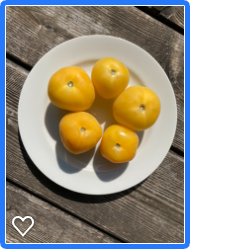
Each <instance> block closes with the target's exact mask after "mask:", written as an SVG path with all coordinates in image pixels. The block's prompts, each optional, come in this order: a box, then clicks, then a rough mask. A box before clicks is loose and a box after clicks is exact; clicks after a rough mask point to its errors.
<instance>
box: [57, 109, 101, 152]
mask: <svg viewBox="0 0 249 249" xmlns="http://www.w3.org/2000/svg"><path fill="white" fill-rule="evenodd" d="M82 128H83V129H82ZM59 132H60V138H61V141H62V143H63V145H64V147H65V148H66V149H67V150H68V151H69V152H71V153H73V154H80V153H83V152H86V151H88V150H90V149H92V148H94V147H95V145H96V144H97V143H98V141H99V140H100V138H101V136H102V128H101V126H100V124H99V123H98V121H97V120H96V119H95V117H93V116H92V115H91V114H89V113H87V112H75V113H69V114H66V115H65V116H64V117H63V118H62V119H61V121H60V124H59Z"/></svg>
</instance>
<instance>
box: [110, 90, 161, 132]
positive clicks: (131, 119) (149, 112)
mask: <svg viewBox="0 0 249 249" xmlns="http://www.w3.org/2000/svg"><path fill="white" fill-rule="evenodd" d="M160 106H161V105H160V100H159V98H158V97H157V95H156V94H155V93H154V92H153V91H152V90H150V89H149V88H147V87H143V86H131V87H129V88H127V89H126V90H125V91H124V92H122V93H121V94H120V95H119V96H118V97H117V99H116V100H115V101H114V103H113V115H114V118H115V119H116V121H117V122H118V123H119V124H121V125H123V126H126V127H128V128H130V129H132V130H135V131H142V130H145V129H148V128H149V127H151V126H152V125H153V124H154V123H155V122H156V120H157V118H158V116H159V114H160V108H161V107H160Z"/></svg>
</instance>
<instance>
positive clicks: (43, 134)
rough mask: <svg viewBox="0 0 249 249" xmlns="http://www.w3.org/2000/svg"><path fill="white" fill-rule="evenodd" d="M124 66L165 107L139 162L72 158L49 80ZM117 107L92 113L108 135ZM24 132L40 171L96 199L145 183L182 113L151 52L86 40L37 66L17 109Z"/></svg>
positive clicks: (145, 138) (146, 135)
mask: <svg viewBox="0 0 249 249" xmlns="http://www.w3.org/2000/svg"><path fill="white" fill-rule="evenodd" d="M107 56H108V57H114V58H116V59H118V60H120V61H122V62H123V63H124V64H125V65H126V66H127V68H128V69H129V71H130V75H131V77H130V78H131V79H130V83H129V86H131V85H144V86H146V87H149V88H151V89H152V90H153V91H154V92H155V93H156V94H157V95H158V97H159V99H160V101H161V113H160V115H159V118H158V120H157V121H156V123H155V124H154V125H153V126H152V127H151V128H149V129H147V130H146V131H144V132H139V133H138V134H139V137H140V144H139V147H138V150H137V154H136V157H135V158H134V159H133V160H132V161H131V162H129V163H126V164H120V165H117V164H112V163H110V162H108V161H107V160H105V159H104V158H103V157H102V156H101V155H100V153H99V150H98V145H99V144H98V145H97V146H96V148H95V149H93V150H91V151H89V152H87V153H83V154H81V155H76V156H75V155H72V154H70V153H69V152H67V151H66V149H64V147H63V145H62V144H61V141H60V138H59V132H58V124H59V121H60V119H61V117H62V116H63V115H64V114H65V113H66V112H65V111H62V110H60V109H58V108H56V107H54V106H53V105H52V104H51V103H50V101H49V99H48V96H47V85H48V81H49V79H50V77H51V76H52V74H53V73H55V72H56V71H57V70H58V69H60V68H62V67H66V66H72V65H77V66H80V67H82V68H83V69H84V70H85V71H86V72H87V73H88V75H89V76H90V75H91V69H92V67H93V65H94V63H95V62H96V61H97V60H98V59H100V58H103V57H107ZM112 102H113V101H106V102H105V103H103V101H102V100H101V99H100V98H99V97H97V98H96V101H95V102H94V105H93V107H92V108H91V109H89V110H88V112H90V113H92V114H93V115H95V117H96V118H97V119H98V121H99V122H100V123H101V125H102V127H103V129H104V128H106V127H107V126H108V125H110V124H112V123H115V120H114V119H113V116H112V112H111V107H112ZM18 122H19V130H20V134H21V137H22V141H23V144H24V146H25V148H26V150H27V152H28V154H29V156H30V158H31V159H32V160H33V162H34V163H35V165H36V166H37V167H38V168H39V169H40V171H41V172H42V173H43V174H45V175H46V176H47V177H48V178H49V179H51V180H52V181H54V182H55V183H57V184H59V185H60V186H62V187H64V188H67V189H69V190H72V191H75V192H78V193H83V194H91V195H103V194H111V193H116V192H119V191H122V190H125V189H128V188H130V187H133V186H134V185H136V184H138V183H139V182H141V181H143V180H144V179H145V178H147V177H148V176H149V175H150V174H151V173H152V172H153V171H154V170H155V169H156V168H157V167H158V166H159V165H160V163H161V162H162V160H163V159H164V157H165V156H166V154H167V152H168V150H169V148H170V146H171V143H172V141H173V138H174V134H175V130H176V122H177V109H176V100H175V96H174V92H173V89H172V86H171V84H170V81H169V79H168V77H167V75H166V74H165V72H164V71H163V69H162V68H161V66H160V65H159V64H158V63H157V61H156V60H155V59H154V58H153V57H152V56H151V55H150V54H148V53H147V52H146V51H144V50H143V49H141V48H140V47H138V46H137V45H134V44H133V43H131V42H128V41H126V40H123V39H120V38H116V37H111V36H102V35H94V36H84V37H80V38H76V39H73V40H70V41H67V42H64V43H62V44H60V45H59V46H57V47H55V48H53V49H52V50H51V51H49V52H48V53H47V54H45V55H44V56H43V57H42V58H41V59H40V60H39V61H38V63H37V64H36V65H35V66H34V68H33V69H32V71H31V72H30V74H29V75H28V78H27V79H26V81H25V84H24V86H23V89H22V92H21V96H20V101H19V108H18Z"/></svg>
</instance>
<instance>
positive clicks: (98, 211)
mask: <svg viewBox="0 0 249 249" xmlns="http://www.w3.org/2000/svg"><path fill="white" fill-rule="evenodd" d="M6 73H7V90H6V95H7V96H6V100H7V107H6V115H7V116H6V129H7V134H6V147H7V151H6V164H7V167H6V170H7V179H9V180H11V181H13V182H15V183H16V184H18V185H20V186H22V187H23V188H25V189H27V190H29V191H32V192H33V193H35V194H36V195H37V196H39V197H41V198H43V199H44V200H46V201H48V202H50V203H53V204H55V205H56V206H58V207H60V208H61V209H63V210H65V211H67V212H69V213H70V214H73V215H74V216H76V217H78V218H80V219H82V220H85V221H87V222H89V223H91V224H93V225H94V226H96V227H99V228H101V229H102V230H104V231H106V232H108V233H109V234H112V235H113V236H115V237H116V238H118V239H120V240H121V241H124V242H137V243H142V242H148V243H149V242H154V243H157V242H165V243H171V242H172V243H182V242H183V240H184V225H183V224H184V162H183V158H182V157H180V156H178V155H176V154H174V153H172V152H169V153H168V155H167V156H166V158H165V159H164V161H163V162H162V164H161V165H160V166H159V167H158V169H157V170H156V171H155V172H154V173H153V174H152V175H151V176H150V177H149V178H147V180H145V181H144V182H143V183H141V184H139V185H138V186H135V187H134V188H132V189H130V190H127V191H124V192H121V193H118V194H113V195H107V196H88V195H82V194H77V193H74V192H71V191H69V190H66V189H64V188H62V187H60V186H58V185H57V184H55V183H53V182H52V181H50V180H49V179H48V178H47V177H46V176H44V175H43V174H42V173H41V172H40V171H39V170H38V168H37V167H36V166H35V165H34V164H33V162H32V161H31V159H30V158H29V156H28V154H27V152H26V151H25V148H24V147H23V145H22V142H21V138H20V136H19V133H18V123H17V104H18V99H19V95H20V91H21V88H22V85H23V83H24V81H25V79H26V77H27V75H28V72H27V71H26V70H24V69H23V68H21V67H19V66H17V65H15V64H14V63H12V62H10V61H7V70H6Z"/></svg>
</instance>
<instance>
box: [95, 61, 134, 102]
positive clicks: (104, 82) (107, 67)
mask: <svg viewBox="0 0 249 249" xmlns="http://www.w3.org/2000/svg"><path fill="white" fill-rule="evenodd" d="M129 79H130V76H129V71H128V69H127V68H126V66H125V65H124V64H122V62H120V61H119V60H117V59H114V58H111V57H107V58H103V59H100V60H98V61H97V62H96V63H95V65H94V67H93V69H92V73H91V80H92V82H93V85H94V88H95V90H96V92H97V93H98V94H99V95H100V96H101V97H102V98H104V99H113V98H116V97H117V96H118V95H119V94H120V93H121V92H123V91H124V90H125V88H126V87H127V85H128V83H129Z"/></svg>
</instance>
